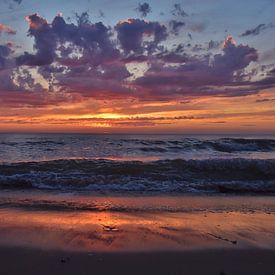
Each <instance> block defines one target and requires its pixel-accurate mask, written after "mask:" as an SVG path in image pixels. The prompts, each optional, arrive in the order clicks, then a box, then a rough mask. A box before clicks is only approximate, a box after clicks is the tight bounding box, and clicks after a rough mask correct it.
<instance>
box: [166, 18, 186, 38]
mask: <svg viewBox="0 0 275 275" xmlns="http://www.w3.org/2000/svg"><path fill="white" fill-rule="evenodd" d="M169 26H170V29H171V33H172V34H174V35H179V32H180V30H181V28H183V27H184V26H185V23H184V22H182V21H177V20H171V21H170V22H169Z"/></svg>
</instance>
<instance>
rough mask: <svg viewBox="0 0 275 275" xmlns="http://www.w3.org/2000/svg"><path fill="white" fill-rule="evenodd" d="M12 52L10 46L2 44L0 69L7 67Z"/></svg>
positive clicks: (0, 47)
mask: <svg viewBox="0 0 275 275" xmlns="http://www.w3.org/2000/svg"><path fill="white" fill-rule="evenodd" d="M11 53H12V50H11V48H10V47H8V46H6V45H0V70H3V69H5V68H6V63H7V60H8V57H9V56H10V54H11Z"/></svg>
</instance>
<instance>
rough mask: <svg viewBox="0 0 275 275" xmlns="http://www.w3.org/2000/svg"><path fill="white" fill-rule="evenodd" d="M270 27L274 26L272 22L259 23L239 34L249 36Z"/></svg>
mask: <svg viewBox="0 0 275 275" xmlns="http://www.w3.org/2000/svg"><path fill="white" fill-rule="evenodd" d="M270 28H274V25H273V24H268V25H267V24H260V25H258V26H257V27H255V28H253V29H250V30H247V31H245V32H244V33H242V34H241V36H242V37H244V36H250V35H253V36H255V35H259V34H260V33H261V32H262V31H264V30H266V29H270Z"/></svg>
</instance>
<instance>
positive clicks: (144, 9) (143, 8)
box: [136, 2, 152, 17]
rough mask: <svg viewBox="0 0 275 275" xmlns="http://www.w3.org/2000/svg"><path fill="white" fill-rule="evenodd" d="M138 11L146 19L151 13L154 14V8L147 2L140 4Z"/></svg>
mask: <svg viewBox="0 0 275 275" xmlns="http://www.w3.org/2000/svg"><path fill="white" fill-rule="evenodd" d="M136 11H137V12H138V13H139V14H140V15H141V16H142V17H146V16H147V15H148V14H149V13H151V12H152V8H151V7H150V5H149V4H148V3H146V2H144V3H143V4H141V3H139V4H138V7H137V8H136Z"/></svg>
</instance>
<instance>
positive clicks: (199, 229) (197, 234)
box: [0, 208, 275, 252]
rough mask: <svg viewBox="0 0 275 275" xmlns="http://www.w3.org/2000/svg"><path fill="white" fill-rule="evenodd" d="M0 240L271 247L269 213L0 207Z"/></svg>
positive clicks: (273, 233)
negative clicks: (63, 209)
mask: <svg viewBox="0 0 275 275" xmlns="http://www.w3.org/2000/svg"><path fill="white" fill-rule="evenodd" d="M0 220H1V223H0V243H1V244H4V245H22V246H31V247H38V248H43V249H58V250H60V249H61V250H75V251H110V252H111V251H125V250H130V251H131V250H133V251H148V250H184V249H193V248H209V247H210V248H211V247H213V248H217V247H228V248H233V247H240V248H244V247H253V246H254V247H255V246H256V247H264V248H274V247H275V215H274V213H269V214H268V213H265V212H254V213H252V212H251V213H243V212H237V211H233V212H220V211H219V212H214V211H211V212H205V211H204V212H196V213H181V212H176V213H171V212H153V213H148V212H132V213H125V212H111V211H104V212H100V211H94V212H89V211H86V212H85V211H67V212H59V211H40V210H39V211H37V210H31V211H26V210H22V209H15V208H2V209H1V210H0Z"/></svg>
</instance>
